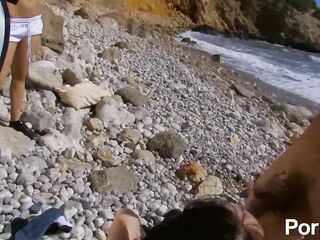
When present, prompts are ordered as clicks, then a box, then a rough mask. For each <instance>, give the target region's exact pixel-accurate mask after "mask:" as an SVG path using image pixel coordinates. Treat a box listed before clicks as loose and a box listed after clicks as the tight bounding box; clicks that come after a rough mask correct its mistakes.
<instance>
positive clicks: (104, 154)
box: [97, 146, 113, 165]
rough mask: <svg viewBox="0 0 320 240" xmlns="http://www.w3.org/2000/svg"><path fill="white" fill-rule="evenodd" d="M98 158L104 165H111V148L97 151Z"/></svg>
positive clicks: (105, 147)
mask: <svg viewBox="0 0 320 240" xmlns="http://www.w3.org/2000/svg"><path fill="white" fill-rule="evenodd" d="M97 158H98V159H100V160H101V161H102V162H103V163H104V164H107V165H109V164H110V163H111V162H112V160H113V157H112V152H111V150H110V148H108V147H107V146H101V147H99V149H98V151H97Z"/></svg>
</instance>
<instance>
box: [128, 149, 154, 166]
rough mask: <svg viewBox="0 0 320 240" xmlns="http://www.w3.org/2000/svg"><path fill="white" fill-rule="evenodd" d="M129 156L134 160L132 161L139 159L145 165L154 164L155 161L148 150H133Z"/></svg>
mask: <svg viewBox="0 0 320 240" xmlns="http://www.w3.org/2000/svg"><path fill="white" fill-rule="evenodd" d="M131 156H132V157H133V158H134V159H141V160H144V161H145V162H147V163H155V161H156V158H155V156H154V155H153V153H152V152H150V151H148V150H140V149H138V150H135V151H134V152H133V153H132V154H131Z"/></svg>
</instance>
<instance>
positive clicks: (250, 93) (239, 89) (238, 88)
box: [231, 84, 256, 98]
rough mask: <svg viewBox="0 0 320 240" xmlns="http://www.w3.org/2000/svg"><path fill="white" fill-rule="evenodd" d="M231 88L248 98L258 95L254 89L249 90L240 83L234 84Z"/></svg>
mask: <svg viewBox="0 0 320 240" xmlns="http://www.w3.org/2000/svg"><path fill="white" fill-rule="evenodd" d="M231 89H232V90H234V91H235V92H236V93H237V94H238V95H240V96H242V97H247V98H253V97H255V96H256V93H255V92H254V91H251V90H249V89H248V88H246V87H244V86H241V85H239V84H232V85H231Z"/></svg>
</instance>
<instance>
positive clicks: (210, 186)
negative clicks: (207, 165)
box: [197, 176, 223, 197]
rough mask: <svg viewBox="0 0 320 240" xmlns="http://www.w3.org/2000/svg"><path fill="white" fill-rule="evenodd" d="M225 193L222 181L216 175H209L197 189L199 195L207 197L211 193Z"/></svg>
mask: <svg viewBox="0 0 320 240" xmlns="http://www.w3.org/2000/svg"><path fill="white" fill-rule="evenodd" d="M221 193H223V187H222V183H221V181H220V179H219V178H217V177H216V176H209V177H207V178H206V179H205V180H204V181H203V182H202V183H201V184H200V185H199V186H198V189H197V194H198V196H199V197H206V196H211V195H220V194H221Z"/></svg>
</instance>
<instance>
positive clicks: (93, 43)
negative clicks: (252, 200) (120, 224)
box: [0, 6, 314, 240]
mask: <svg viewBox="0 0 320 240" xmlns="http://www.w3.org/2000/svg"><path fill="white" fill-rule="evenodd" d="M69 7H70V8H71V7H72V6H69ZM52 9H53V10H54V12H55V14H57V15H58V16H62V17H63V18H64V27H63V33H64V37H65V46H64V50H63V52H62V53H56V52H54V51H52V50H50V49H49V48H48V47H42V49H41V52H40V54H39V56H37V58H36V61H35V62H34V63H33V64H32V65H31V67H30V73H29V80H28V81H29V84H28V87H27V94H26V103H25V110H26V111H25V113H24V114H23V120H24V121H27V122H29V123H30V125H32V127H33V128H35V129H36V130H37V131H39V132H41V135H42V136H41V137H40V139H39V141H37V143H36V142H34V141H31V140H29V139H27V138H26V137H25V136H23V135H22V134H20V133H17V132H15V131H14V130H12V129H9V128H7V127H5V125H6V121H5V120H6V119H8V117H9V105H10V104H9V103H10V98H9V95H8V86H9V85H8V86H7V89H5V91H4V96H0V119H1V120H2V121H1V122H2V123H3V124H1V125H2V126H1V125H0V239H4V240H6V239H10V236H11V234H10V232H11V230H10V221H11V220H12V219H13V218H15V217H22V218H28V217H31V216H34V215H36V214H39V213H41V212H43V211H45V210H46V209H48V208H52V207H55V208H61V209H63V211H64V214H65V216H66V218H67V220H68V221H70V222H71V223H72V224H73V226H74V227H73V230H72V232H71V233H68V234H66V233H64V234H62V235H59V236H50V237H49V236H48V237H46V238H45V239H72V240H80V239H87V240H91V239H98V240H104V239H107V236H106V234H105V233H106V232H107V230H108V228H109V227H110V224H111V223H112V219H113V218H114V214H115V212H116V211H117V210H118V209H120V208H128V209H131V210H133V211H134V212H135V213H136V214H137V215H138V216H140V220H141V223H142V224H144V225H148V226H152V225H154V224H157V223H159V222H161V221H162V220H163V215H164V214H165V213H166V212H167V211H168V210H170V209H174V208H183V206H184V205H185V204H186V203H187V202H189V201H191V200H193V199H197V198H203V197H217V196H223V197H227V198H230V199H232V200H233V201H235V202H240V203H242V202H243V201H244V199H245V194H244V192H245V191H244V190H245V189H247V188H248V187H249V186H250V185H251V184H252V182H253V181H254V179H255V177H256V176H257V175H258V174H260V173H261V171H263V170H264V169H265V168H266V167H268V166H269V165H270V163H271V162H272V160H273V159H275V158H276V157H277V156H279V154H281V153H282V152H284V151H285V149H286V148H287V147H288V146H289V145H290V144H291V142H292V141H293V140H294V138H296V137H298V136H299V135H301V134H302V132H303V131H304V129H305V128H306V127H307V126H308V124H309V123H310V122H309V120H311V119H312V117H313V116H314V112H313V111H310V110H308V109H307V108H305V107H303V106H295V105H290V104H285V103H280V102H277V101H276V100H274V99H272V97H271V96H270V94H269V95H268V94H265V93H263V92H262V91H260V90H259V88H257V87H256V86H255V84H253V83H252V82H249V83H247V82H245V81H242V79H241V78H243V76H242V75H241V74H239V73H238V72H236V71H235V70H233V69H231V68H229V67H226V66H223V65H221V64H220V63H216V62H214V61H213V60H212V59H211V58H210V56H207V55H202V54H199V53H195V52H194V51H189V50H188V49H187V48H185V47H184V46H182V45H180V43H178V42H175V41H174V40H168V41H165V42H164V41H161V40H159V39H156V38H149V37H147V38H142V37H139V36H135V35H131V34H129V33H128V32H127V31H126V30H125V29H123V28H122V27H121V26H120V24H118V23H117V22H116V21H115V20H112V19H109V18H105V19H104V21H100V22H99V21H91V20H89V19H85V18H83V17H81V16H77V15H75V14H74V11H69V10H68V11H66V10H65V9H63V8H61V7H59V6H54V7H52ZM52 69H54V71H52ZM35 73H39V74H35ZM9 78H10V77H9ZM9 78H8V81H9V80H10V79H9ZM84 83H89V85H87V86H90V87H91V86H92V85H94V86H95V87H96V88H97V87H98V88H99V94H100V92H101V97H100V98H99V96H98V93H97V92H94V93H93V94H92V92H91V95H93V96H91V95H90V93H87V92H86V90H87V91H89V92H90V89H89V88H87V89H84V88H85V87H84V88H80V87H79V89H80V90H79V93H80V92H81V91H83V92H85V94H87V95H88V94H89V95H90V97H87V98H86V100H85V101H87V102H90V103H91V104H90V106H89V107H85V108H81V109H77V107H76V105H77V103H76V104H73V106H71V105H70V104H66V102H67V100H63V101H62V97H61V95H59V94H58V93H57V92H56V91H54V87H55V86H58V85H59V84H64V85H70V86H77V85H78V84H84ZM90 84H91V85H90ZM96 88H94V87H93V89H96ZM88 89H89V90H88ZM76 99H77V98H76ZM78 101H79V102H80V101H82V99H80V98H79V99H78ZM79 102H78V103H79Z"/></svg>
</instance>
